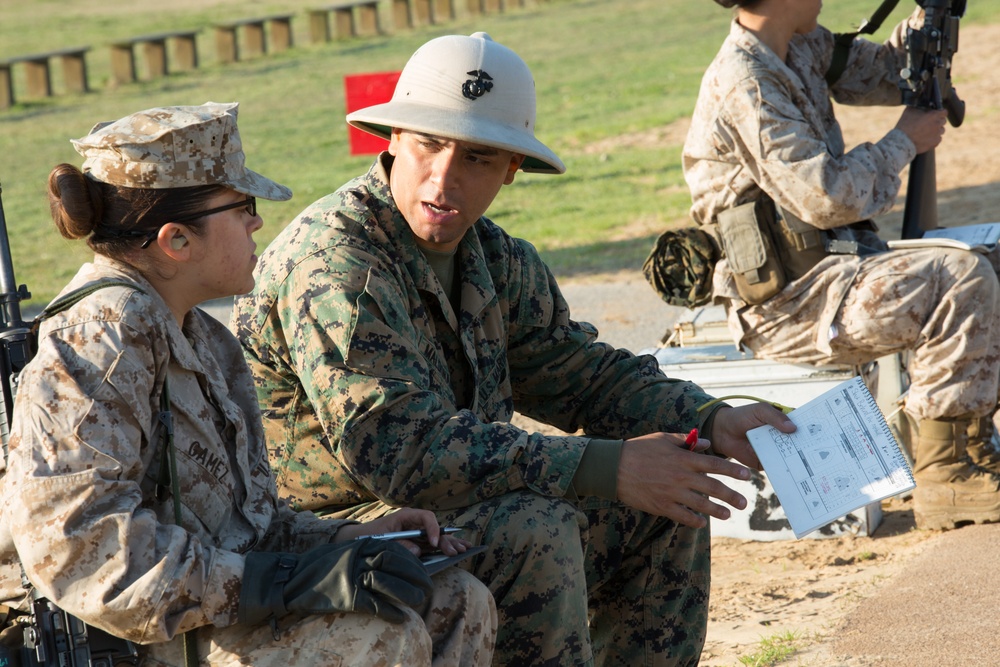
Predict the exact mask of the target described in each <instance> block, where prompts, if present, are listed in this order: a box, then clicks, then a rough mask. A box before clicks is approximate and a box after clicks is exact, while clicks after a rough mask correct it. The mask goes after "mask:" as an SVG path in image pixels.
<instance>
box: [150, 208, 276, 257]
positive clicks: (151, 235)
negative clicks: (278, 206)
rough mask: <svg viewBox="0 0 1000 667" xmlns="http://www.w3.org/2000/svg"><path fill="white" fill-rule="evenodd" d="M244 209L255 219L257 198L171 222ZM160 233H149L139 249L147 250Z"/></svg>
mask: <svg viewBox="0 0 1000 667" xmlns="http://www.w3.org/2000/svg"><path fill="white" fill-rule="evenodd" d="M242 207H245V208H246V210H247V213H249V214H250V215H251V216H254V217H256V215H257V198H256V197H247V198H246V199H241V200H239V201H234V202H231V203H229V204H224V205H222V206H217V207H215V208H210V209H208V210H207V211H199V212H198V213H192V214H191V215H184V216H181V217H179V218H174V219H173V220H171V222H188V221H190V220H197V219H198V218H204V217H205V216H207V215H212V214H213V213H222V212H223V211H228V210H230V209H234V208H242ZM159 233H160V228H159V227H157V228H156V229H155V230H153V231H151V232H150V233H149V236H147V237H146V240H145V241H143V242H142V245H140V246H139V247H140V248H148V247H149V246H150V244H151V243H152V242H153V241H154V240H155V239H156V235H157V234H159Z"/></svg>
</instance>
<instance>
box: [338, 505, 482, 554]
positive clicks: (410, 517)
mask: <svg viewBox="0 0 1000 667" xmlns="http://www.w3.org/2000/svg"><path fill="white" fill-rule="evenodd" d="M400 530H423V531H424V532H425V533H426V535H427V537H426V538H424V537H420V538H417V539H411V540H397V542H399V544H401V545H402V546H404V547H406V548H407V549H408V550H409V551H410V553H412V554H413V555H414V556H420V555H422V554H428V553H433V552H434V551H438V550H440V551H441V553H443V554H444V555H446V556H455V555H458V554H460V553H465V551H466V550H467V549H468V548H469V547H471V546H472V543H471V542H469V541H467V540H463V539H462V538H460V537H455V536H454V535H442V534H441V526H440V525H438V522H437V517H435V516H434V513H433V512H431V511H429V510H420V509H414V508H412V507H404V508H403V509H399V510H396V511H395V512H393V513H391V514H386V515H385V516H383V517H379V518H378V519H373V520H371V521H368V522H366V523H354V524H348V525H346V526H342V527H341V528H340V529H339V530H338V531H337V536H336V538H335V539H334V542H346V541H348V540H353V539H356V538H358V537H364V536H366V535H379V534H382V533H395V532H397V531H400Z"/></svg>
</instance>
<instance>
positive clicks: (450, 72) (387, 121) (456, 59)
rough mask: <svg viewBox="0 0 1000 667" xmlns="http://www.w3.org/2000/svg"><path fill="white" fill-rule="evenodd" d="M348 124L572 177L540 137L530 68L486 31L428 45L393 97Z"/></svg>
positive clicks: (408, 66) (357, 113)
mask: <svg viewBox="0 0 1000 667" xmlns="http://www.w3.org/2000/svg"><path fill="white" fill-rule="evenodd" d="M347 122H348V123H349V124H350V125H352V126H354V127H356V128H358V129H359V130H364V131H365V132H368V133H369V134H374V135H376V136H379V137H382V138H383V139H388V138H389V136H390V134H391V132H392V128H399V129H401V130H410V131H413V132H420V133H423V134H429V135H433V136H437V137H444V138H446V139H454V140H457V141H468V142H470V143H474V144H481V145H483V146H491V147H493V148H500V149H503V150H507V151H511V152H512V153H518V154H520V155H524V156H525V157H524V162H522V163H521V169H522V170H524V171H531V172H537V173H542V174H561V173H563V172H565V171H566V167H565V165H563V163H562V160H560V159H559V158H558V157H557V156H556V154H555V153H553V152H552V151H551V150H550V149H549V148H548V146H546V145H545V144H543V143H542V142H540V141H539V140H538V139H536V138H535V80H534V78H532V76H531V70H529V69H528V66H527V65H526V64H525V62H524V61H523V60H522V59H521V57H520V56H518V55H517V54H516V53H514V52H513V51H511V50H510V49H508V48H507V47H506V46H503V45H502V44H497V43H496V42H494V41H493V39H492V38H491V37H490V36H489V35H487V34H486V33H485V32H477V33H473V34H472V35H471V36H469V37H466V36H464V35H445V36H444V37H437V38H435V39H432V40H431V41H429V42H427V43H426V44H424V45H423V46H421V47H420V48H419V49H417V51H416V53H414V54H413V55H412V56H410V60H409V61H408V62H407V63H406V66H405V67H404V68H403V71H402V72H401V73H400V75H399V81H398V82H397V83H396V89H395V91H394V92H393V94H392V99H391V100H390V101H389V102H386V103H385V104H376V105H374V106H370V107H365V108H364V109H359V110H357V111H355V112H353V113H351V114H349V115H348V116H347Z"/></svg>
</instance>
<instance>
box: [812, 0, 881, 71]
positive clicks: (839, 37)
mask: <svg viewBox="0 0 1000 667" xmlns="http://www.w3.org/2000/svg"><path fill="white" fill-rule="evenodd" d="M898 3H899V0H882V4H881V5H879V7H878V9H876V10H875V13H874V14H872V17H871V18H870V19H866V20H864V21H862V22H861V25H860V26H859V27H858V29H857V30H856V31H854V32H841V33H837V34H836V35H834V41H833V59H832V60H831V61H830V68H829V69H827V70H826V83H827V85H830V86H832V85H833V84H835V83H836V82H837V79H839V78H840V75H841V74H843V73H844V70H845V69H846V68H847V56H849V55H850V53H851V44H853V43H854V38H855V37H857V36H858V35H870V34H872V33H874V32H875V31H876V30H878V29H879V28H880V27H881V26H882V21H884V20H885V19H886V17H888V16H889V14H891V13H892V10H894V9H895V8H896V5H897V4H898Z"/></svg>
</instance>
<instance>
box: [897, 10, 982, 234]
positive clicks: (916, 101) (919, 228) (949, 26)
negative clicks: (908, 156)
mask: <svg viewBox="0 0 1000 667" xmlns="http://www.w3.org/2000/svg"><path fill="white" fill-rule="evenodd" d="M965 2H966V0H917V4H918V5H920V6H921V7H923V9H924V24H923V26H921V28H920V29H919V30H916V29H914V28H907V31H906V42H905V43H906V67H905V68H903V70H902V71H901V72H900V77H901V79H902V80H901V81H900V84H899V85H900V88H902V91H903V104H905V105H907V106H911V107H914V108H917V109H947V111H948V122H949V123H950V124H951V125H952V126H953V127H958V126H959V125H961V124H962V121H963V120H964V119H965V102H963V101H962V100H961V99H959V97H958V94H957V93H956V92H955V89H954V88H953V87H952V85H951V58H952V56H953V55H955V52H957V51H958V22H959V19H961V18H962V16H964V15H965ZM937 226H938V217H937V174H936V169H935V163H934V149H931V150H929V151H927V152H926V153H921V154H920V155H918V156H917V157H915V158H914V159H913V162H911V163H910V174H909V180H908V181H907V186H906V205H905V209H904V210H903V238H904V239H914V238H919V237H920V236H922V235H923V233H924V232H925V231H927V230H928V229H934V228H936V227H937Z"/></svg>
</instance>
